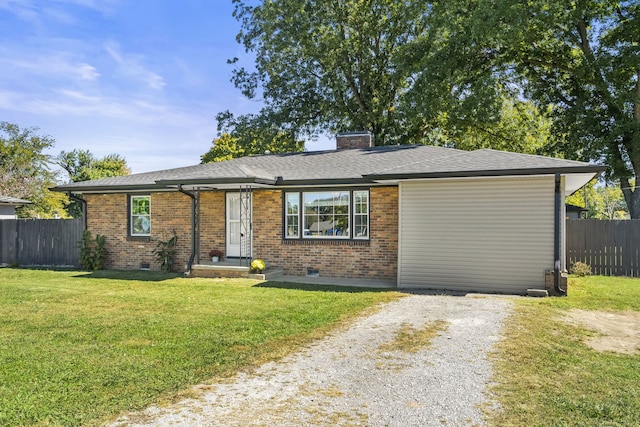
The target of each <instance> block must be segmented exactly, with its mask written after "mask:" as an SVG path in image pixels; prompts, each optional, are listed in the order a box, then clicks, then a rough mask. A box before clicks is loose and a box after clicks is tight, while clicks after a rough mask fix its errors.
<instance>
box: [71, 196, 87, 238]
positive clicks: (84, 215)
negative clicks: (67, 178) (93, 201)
mask: <svg viewBox="0 0 640 427" xmlns="http://www.w3.org/2000/svg"><path fill="white" fill-rule="evenodd" d="M67 196H69V198H70V199H73V200H76V201H78V202H80V204H81V205H82V220H83V222H84V229H85V230H86V229H87V201H86V200H85V199H83V198H82V197H78V196H76V195H75V194H73V193H71V191H68V192H67Z"/></svg>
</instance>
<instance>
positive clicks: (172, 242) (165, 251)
mask: <svg viewBox="0 0 640 427" xmlns="http://www.w3.org/2000/svg"><path fill="white" fill-rule="evenodd" d="M177 242H178V236H176V234H175V232H174V233H173V237H171V238H170V239H169V240H158V243H156V248H155V249H154V250H153V255H155V257H156V262H157V263H158V264H160V269H161V270H162V271H164V272H165V273H170V272H171V271H172V270H173V264H175V262H176V243H177Z"/></svg>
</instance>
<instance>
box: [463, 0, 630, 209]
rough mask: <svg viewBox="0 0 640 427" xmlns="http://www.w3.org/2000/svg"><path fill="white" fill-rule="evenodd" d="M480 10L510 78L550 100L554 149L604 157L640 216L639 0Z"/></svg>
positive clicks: (489, 3) (511, 1) (507, 0)
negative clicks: (639, 183) (636, 184)
mask: <svg viewBox="0 0 640 427" xmlns="http://www.w3.org/2000/svg"><path fill="white" fill-rule="evenodd" d="M479 3H480V4H481V5H482V7H480V8H478V10H477V12H476V13H475V15H474V21H475V23H476V24H475V25H476V28H484V30H481V31H482V33H483V34H484V35H485V37H486V38H487V40H486V41H485V42H486V43H488V42H491V43H493V45H494V47H495V52H497V59H498V60H499V62H500V64H501V65H502V66H508V67H507V68H502V71H503V72H502V76H503V78H504V80H508V79H509V80H511V81H512V82H514V83H516V84H517V85H518V87H520V88H522V89H523V96H525V97H527V98H529V99H531V100H533V101H535V102H536V103H537V104H538V105H539V106H540V108H547V107H548V106H551V108H552V112H551V117H552V119H553V134H554V136H555V138H554V140H555V143H556V146H555V147H554V151H555V152H557V153H562V154H564V155H565V156H566V157H569V158H576V159H581V160H588V161H598V162H604V163H606V164H607V165H608V166H609V171H608V178H609V179H614V180H617V181H618V182H619V185H620V188H621V190H622V193H623V194H624V198H625V200H626V203H627V206H628V208H629V212H630V214H631V217H632V218H640V192H639V191H637V189H636V187H635V186H634V185H633V184H632V183H633V182H638V181H637V177H638V175H639V174H640V4H639V3H638V2H637V1H619V0H578V1H571V2H569V1H553V0H530V1H527V2H522V1H518V0H486V1H485V0H479Z"/></svg>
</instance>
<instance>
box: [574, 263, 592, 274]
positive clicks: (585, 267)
mask: <svg viewBox="0 0 640 427" xmlns="http://www.w3.org/2000/svg"><path fill="white" fill-rule="evenodd" d="M571 273H572V274H575V275H576V276H579V277H583V276H591V266H590V265H589V264H586V263H584V262H580V261H576V262H574V263H573V264H572V265H571Z"/></svg>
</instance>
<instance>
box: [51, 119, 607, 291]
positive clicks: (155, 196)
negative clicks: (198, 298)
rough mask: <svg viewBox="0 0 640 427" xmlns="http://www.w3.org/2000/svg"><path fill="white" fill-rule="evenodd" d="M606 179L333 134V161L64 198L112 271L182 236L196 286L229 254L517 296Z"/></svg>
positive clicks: (549, 163)
mask: <svg viewBox="0 0 640 427" xmlns="http://www.w3.org/2000/svg"><path fill="white" fill-rule="evenodd" d="M603 170H604V167H601V166H594V165H590V164H588V163H583V162H576V161H570V160H561V159H554V158H549V157H541V156H532V155H525V154H516V153H508V152H502V151H494V150H486V149H485V150H477V151H470V152H469V151H460V150H455V149H449V148H443V147H435V146H423V145H401V146H384V147H374V146H373V138H372V136H371V135H370V134H369V133H368V132H365V133H345V134H339V135H338V136H337V150H330V151H320V152H303V153H290V154H269V155H261V156H249V157H243V158H239V159H233V160H228V161H224V162H219V163H209V164H203V165H196V166H190V167H183V168H177V169H170V170H160V171H157V172H148V173H141V174H134V175H129V176H121V177H113V178H105V179H100V180H94V181H85V182H77V183H72V184H68V185H63V186H60V187H57V188H56V190H58V191H65V192H72V193H75V194H82V196H83V198H84V199H85V200H86V208H87V225H88V229H89V230H90V231H91V232H92V233H99V234H104V235H106V237H107V245H106V246H107V250H108V254H107V258H106V265H107V267H109V268H118V269H137V268H140V267H141V266H144V265H147V264H149V263H151V264H152V265H153V255H152V251H153V249H154V247H155V245H156V240H158V239H166V238H168V237H169V236H171V235H172V233H174V232H175V233H176V234H177V235H178V246H177V249H178V264H177V265H180V266H183V265H184V266H185V269H186V271H187V272H188V273H190V274H193V275H198V274H201V273H200V272H201V270H199V269H198V268H197V266H198V265H199V264H205V263H206V261H208V257H207V253H208V252H209V250H210V249H221V250H223V251H224V252H225V255H226V257H227V258H228V259H230V258H233V257H239V258H246V257H249V258H251V257H253V258H261V259H264V260H265V261H267V262H268V264H269V265H270V266H271V267H274V268H280V269H282V270H283V272H284V274H287V275H297V276H305V275H307V274H310V275H314V276H316V275H319V276H320V277H341V278H353V279H367V280H372V281H374V280H384V281H387V282H390V283H393V284H395V285H397V286H398V287H400V288H437V289H451V290H461V291H482V292H500V293H518V294H521V293H525V292H526V291H527V289H529V288H534V289H545V273H546V272H548V271H549V270H552V271H555V277H558V276H559V271H560V270H563V269H564V265H565V257H564V240H565V239H564V218H565V211H564V209H565V208H564V206H565V205H564V196H565V195H569V194H571V193H573V192H574V191H576V190H577V189H579V188H580V187H582V186H583V185H584V184H585V183H587V182H588V181H589V180H590V179H591V178H593V177H594V175H596V174H597V173H599V172H601V171H603ZM469 212H473V214H472V215H469ZM192 264H193V265H192ZM155 268H157V266H155ZM546 276H547V281H548V273H547V274H546ZM556 284H557V283H556Z"/></svg>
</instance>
